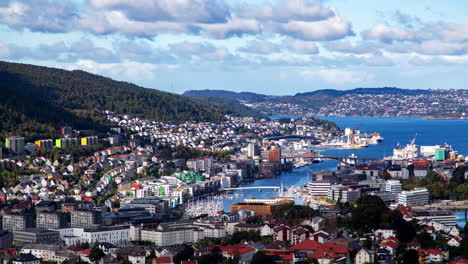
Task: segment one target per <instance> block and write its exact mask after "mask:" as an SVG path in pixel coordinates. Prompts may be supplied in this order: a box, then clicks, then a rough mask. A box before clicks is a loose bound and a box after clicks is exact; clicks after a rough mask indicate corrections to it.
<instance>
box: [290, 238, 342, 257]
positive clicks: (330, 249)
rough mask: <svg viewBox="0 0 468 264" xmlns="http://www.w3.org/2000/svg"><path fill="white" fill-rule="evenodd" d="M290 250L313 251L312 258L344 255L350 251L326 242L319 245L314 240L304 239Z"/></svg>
mask: <svg viewBox="0 0 468 264" xmlns="http://www.w3.org/2000/svg"><path fill="white" fill-rule="evenodd" d="M290 249H292V250H304V251H315V252H314V254H313V256H314V257H315V255H317V256H319V257H321V256H323V255H324V254H325V253H326V254H328V255H330V256H334V255H336V254H345V253H346V252H348V251H349V250H350V249H349V248H348V247H346V246H343V245H340V244H336V243H332V242H327V243H320V242H317V241H315V240H311V239H306V240H304V241H302V242H300V243H298V244H296V245H294V246H292V247H291V248H290Z"/></svg>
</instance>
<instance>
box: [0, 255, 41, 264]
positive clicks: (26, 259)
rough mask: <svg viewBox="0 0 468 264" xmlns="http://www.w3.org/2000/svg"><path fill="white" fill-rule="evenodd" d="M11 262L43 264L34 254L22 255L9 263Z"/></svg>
mask: <svg viewBox="0 0 468 264" xmlns="http://www.w3.org/2000/svg"><path fill="white" fill-rule="evenodd" d="M4 261H5V260H4ZM9 261H11V263H13V264H41V260H40V259H39V258H37V257H35V256H34V255H32V254H24V253H20V254H18V255H16V256H13V257H12V258H10V259H9V260H8V261H7V262H9Z"/></svg>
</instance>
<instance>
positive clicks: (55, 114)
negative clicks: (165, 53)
mask: <svg viewBox="0 0 468 264" xmlns="http://www.w3.org/2000/svg"><path fill="white" fill-rule="evenodd" d="M0 93H1V94H2V100H0V120H1V121H2V122H1V123H0V137H5V136H9V135H11V134H21V135H23V136H27V137H30V138H35V137H50V136H52V135H54V134H55V133H56V131H57V130H58V128H59V127H60V126H63V125H70V126H73V127H74V128H77V129H95V130H100V129H102V128H103V127H105V125H106V124H105V123H104V122H103V120H100V119H99V117H98V116H96V115H95V113H94V109H103V110H104V109H105V110H111V111H114V112H117V113H125V114H130V115H134V116H139V117H142V118H147V119H151V120H160V121H169V120H171V121H185V120H196V121H221V120H223V118H224V117H223V112H224V111H225V110H224V109H222V107H221V106H220V105H208V104H203V103H199V102H195V101H193V100H189V99H187V98H186V97H183V96H180V95H176V94H172V93H167V92H162V91H158V90H155V89H147V88H142V87H139V86H136V85H134V84H131V83H127V82H119V81H114V80H112V79H109V78H105V77H102V76H99V75H95V74H90V73H87V72H84V71H66V70H60V69H54V68H47V67H40V66H34V65H26V64H18V63H9V62H1V61H0Z"/></svg>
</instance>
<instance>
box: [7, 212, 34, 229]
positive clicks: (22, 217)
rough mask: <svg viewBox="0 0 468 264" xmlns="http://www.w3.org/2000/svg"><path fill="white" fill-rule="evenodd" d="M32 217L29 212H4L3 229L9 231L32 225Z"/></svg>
mask: <svg viewBox="0 0 468 264" xmlns="http://www.w3.org/2000/svg"><path fill="white" fill-rule="evenodd" d="M33 221H34V220H33V218H32V216H31V215H29V214H4V215H3V219H2V223H3V229H4V230H8V231H10V232H13V231H16V230H23V229H26V228H30V227H33Z"/></svg>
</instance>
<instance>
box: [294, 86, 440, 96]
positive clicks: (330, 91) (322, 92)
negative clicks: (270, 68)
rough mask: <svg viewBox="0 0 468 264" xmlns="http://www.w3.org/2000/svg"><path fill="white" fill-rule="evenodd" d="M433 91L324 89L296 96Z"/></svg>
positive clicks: (423, 91) (426, 92) (420, 91)
mask: <svg viewBox="0 0 468 264" xmlns="http://www.w3.org/2000/svg"><path fill="white" fill-rule="evenodd" d="M430 92H431V91H429V90H422V89H415V90H412V89H401V88H396V87H381V88H355V89H351V90H334V89H323V90H317V91H313V92H306V93H298V94H296V95H294V96H314V95H327V96H331V97H338V96H343V95H347V94H393V95H397V94H399V95H418V94H429V93H430Z"/></svg>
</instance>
